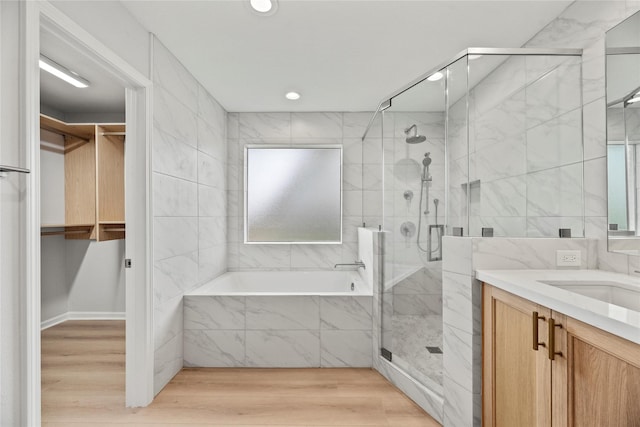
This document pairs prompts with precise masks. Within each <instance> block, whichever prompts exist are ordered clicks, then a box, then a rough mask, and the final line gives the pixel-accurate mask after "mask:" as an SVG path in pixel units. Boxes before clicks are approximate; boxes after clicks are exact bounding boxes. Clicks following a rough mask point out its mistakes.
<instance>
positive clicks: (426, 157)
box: [422, 136, 431, 168]
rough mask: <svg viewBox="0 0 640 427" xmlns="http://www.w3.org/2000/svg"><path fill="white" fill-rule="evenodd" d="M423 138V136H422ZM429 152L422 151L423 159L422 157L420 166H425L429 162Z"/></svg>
mask: <svg viewBox="0 0 640 427" xmlns="http://www.w3.org/2000/svg"><path fill="white" fill-rule="evenodd" d="M422 138H424V136H423V137H422ZM430 156H431V153H424V159H422V166H424V167H425V168H426V167H427V166H429V165H430V164H431V157H430Z"/></svg>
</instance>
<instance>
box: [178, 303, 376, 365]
mask: <svg viewBox="0 0 640 427" xmlns="http://www.w3.org/2000/svg"><path fill="white" fill-rule="evenodd" d="M372 300H373V298H372V297H370V296H353V297H352V296H345V297H342V296H326V297H325V296H186V297H185V298H184V329H185V330H184V364H185V366H198V367H270V368H301V367H332V368H336V367H370V366H371V365H372V353H371V348H372V329H371V327H372V320H371V315H372V313H371V312H372Z"/></svg>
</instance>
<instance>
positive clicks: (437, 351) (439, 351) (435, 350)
mask: <svg viewBox="0 0 640 427" xmlns="http://www.w3.org/2000/svg"><path fill="white" fill-rule="evenodd" d="M425 348H426V349H427V351H428V352H429V353H431V354H442V349H441V348H440V347H429V346H426V347H425Z"/></svg>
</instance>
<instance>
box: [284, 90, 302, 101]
mask: <svg viewBox="0 0 640 427" xmlns="http://www.w3.org/2000/svg"><path fill="white" fill-rule="evenodd" d="M284 96H285V98H287V99H289V100H291V101H297V100H298V99H300V94H299V93H298V92H287V93H286V94H285V95H284Z"/></svg>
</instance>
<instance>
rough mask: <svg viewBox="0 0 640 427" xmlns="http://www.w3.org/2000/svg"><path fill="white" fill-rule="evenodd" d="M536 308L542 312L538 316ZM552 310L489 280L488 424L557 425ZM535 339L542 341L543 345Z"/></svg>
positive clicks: (485, 295)
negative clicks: (551, 353) (549, 337)
mask: <svg viewBox="0 0 640 427" xmlns="http://www.w3.org/2000/svg"><path fill="white" fill-rule="evenodd" d="M536 312H537V313H538V316H540V318H539V319H537V321H534V313H536ZM550 314H551V312H550V310H549V309H547V308H544V307H541V306H538V305H536V304H534V303H532V302H530V301H527V300H524V299H522V298H519V297H516V296H514V295H512V294H509V293H507V292H504V291H501V290H499V289H496V288H493V287H491V286H488V285H486V284H485V285H484V288H483V381H482V382H483V411H482V412H483V425H484V426H497V427H512V426H518V427H527V426H549V425H551V372H550V369H551V362H550V360H549V358H548V351H547V334H548V329H547V320H548V319H549V316H550ZM536 327H537V337H535V338H534V336H535V330H536ZM534 339H535V342H536V343H540V344H539V345H538V350H534Z"/></svg>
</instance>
